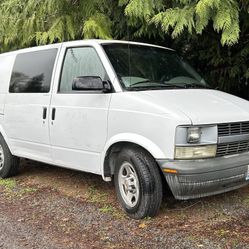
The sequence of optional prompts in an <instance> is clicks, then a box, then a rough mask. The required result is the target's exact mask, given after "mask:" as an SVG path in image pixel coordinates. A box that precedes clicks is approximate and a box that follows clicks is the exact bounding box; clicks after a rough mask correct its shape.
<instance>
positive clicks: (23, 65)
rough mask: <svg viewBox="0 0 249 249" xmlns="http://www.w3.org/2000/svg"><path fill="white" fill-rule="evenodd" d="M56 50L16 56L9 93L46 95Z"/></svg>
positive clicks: (48, 89)
mask: <svg viewBox="0 0 249 249" xmlns="http://www.w3.org/2000/svg"><path fill="white" fill-rule="evenodd" d="M56 55H57V49H47V50H41V51H35V52H28V53H23V54H18V55H17V56H16V60H15V63H14V68H13V71H12V75H11V80H10V88H9V91H10V93H47V92H49V91H50V85H51V78H52V73H53V68H54V62H55V58H56Z"/></svg>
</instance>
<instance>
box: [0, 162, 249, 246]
mask: <svg viewBox="0 0 249 249" xmlns="http://www.w3.org/2000/svg"><path fill="white" fill-rule="evenodd" d="M0 248H1V249H30V248H32V249H46V248H48V249H64V248H75V249H78V248H88V249H90V248H143V249H146V248H150V249H152V248H170V249H171V248H172V249H173V248H179V249H182V248H191V249H192V248H193V249H194V248H210V249H213V248H227V249H229V248H249V186H248V187H245V188H242V189H239V190H236V191H233V192H230V193H226V194H222V195H218V196H213V197H208V198H203V199H197V200H191V201H176V200H174V198H173V197H165V198H164V201H163V205H162V207H161V210H160V213H159V215H158V216H157V217H155V218H152V219H151V218H146V219H143V220H141V221H136V220H132V219H129V218H128V217H127V216H126V215H125V214H124V213H123V211H122V210H121V209H120V207H119V205H118V202H117V200H116V196H115V191H114V186H113V184H112V183H106V182H104V181H102V178H101V177H100V176H96V175H92V174H86V173H80V172H76V171H72V170H66V169H61V168H57V167H52V166H49V165H45V164H41V163H37V162H33V161H28V160H22V163H21V172H20V174H19V175H18V176H17V177H14V178H11V179H7V180H0Z"/></svg>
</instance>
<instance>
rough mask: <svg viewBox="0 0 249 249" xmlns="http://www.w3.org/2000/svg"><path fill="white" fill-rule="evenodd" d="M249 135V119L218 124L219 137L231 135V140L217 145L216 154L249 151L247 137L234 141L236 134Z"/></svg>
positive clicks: (222, 154)
mask: <svg viewBox="0 0 249 249" xmlns="http://www.w3.org/2000/svg"><path fill="white" fill-rule="evenodd" d="M246 134H247V135H248V134H249V121H247V122H236V123H225V124H218V136H219V137H229V136H230V137H231V142H229V143H220V144H218V145H217V153H216V156H217V157H220V156H227V155H233V154H239V153H244V152H248V151H249V140H246V139H247V138H246V137H245V138H243V137H242V138H241V141H236V142H233V141H232V139H233V136H236V135H246Z"/></svg>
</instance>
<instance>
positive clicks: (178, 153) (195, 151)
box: [175, 145, 217, 159]
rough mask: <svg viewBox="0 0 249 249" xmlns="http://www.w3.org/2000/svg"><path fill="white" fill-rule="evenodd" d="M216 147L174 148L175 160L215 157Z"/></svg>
mask: <svg viewBox="0 0 249 249" xmlns="http://www.w3.org/2000/svg"><path fill="white" fill-rule="evenodd" d="M216 150H217V145H203V146H176V148H175V159H201V158H210V157H215V156H216Z"/></svg>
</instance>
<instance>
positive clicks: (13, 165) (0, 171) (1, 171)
mask: <svg viewBox="0 0 249 249" xmlns="http://www.w3.org/2000/svg"><path fill="white" fill-rule="evenodd" d="M1 148H2V149H1ZM0 151H1V153H3V158H4V160H3V164H2V165H1V166H0V177H1V178H8V177H11V176H14V175H16V174H17V173H18V169H19V158H18V157H15V156H13V155H12V154H11V152H10V150H9V147H8V145H7V144H6V142H5V140H4V138H3V136H2V135H1V134H0Z"/></svg>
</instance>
